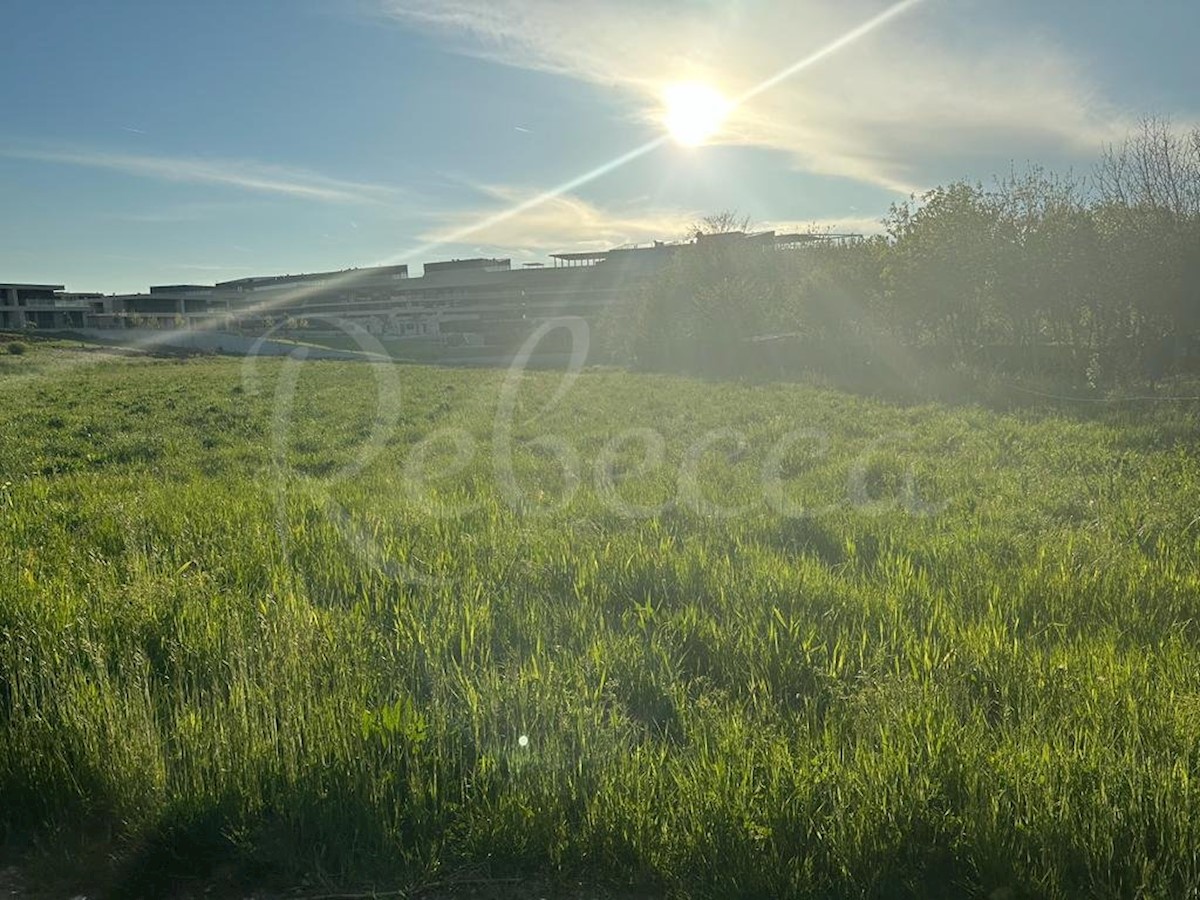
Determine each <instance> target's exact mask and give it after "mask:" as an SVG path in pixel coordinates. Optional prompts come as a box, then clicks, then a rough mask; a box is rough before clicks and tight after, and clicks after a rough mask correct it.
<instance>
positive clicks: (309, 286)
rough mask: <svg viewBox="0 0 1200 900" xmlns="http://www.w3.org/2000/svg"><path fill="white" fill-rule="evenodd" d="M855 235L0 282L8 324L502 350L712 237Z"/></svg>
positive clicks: (600, 309) (775, 246)
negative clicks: (119, 290)
mask: <svg viewBox="0 0 1200 900" xmlns="http://www.w3.org/2000/svg"><path fill="white" fill-rule="evenodd" d="M856 237H857V235H840V234H837V235H831V234H805V233H792V234H779V233H776V232H774V231H764V232H758V233H753V234H746V233H743V232H733V233H729V234H720V235H704V236H700V237H698V238H695V239H693V240H690V241H681V242H662V241H655V242H653V243H652V244H647V245H627V246H624V247H618V248H615V249H612V250H604V251H597V252H582V253H557V254H552V255H551V257H550V262H549V263H548V264H542V263H526V264H524V265H522V266H519V267H514V266H513V265H512V262H511V260H509V259H457V260H450V261H444V262H429V263H425V265H424V267H423V273H422V275H421V276H419V277H409V272H408V266H407V265H388V266H375V267H371V268H362V269H346V270H343V271H339V272H320V273H312V274H303V275H272V276H261V277H252V278H240V279H237V280H234V281H225V282H220V283H217V284H212V285H195V284H176V285H158V286H154V287H151V288H150V289H149V291H148V292H146V293H138V294H119V295H101V294H72V293H67V292H65V291H64V288H63V286H62V285H52V284H0V329H22V328H36V329H39V330H71V331H91V330H94V329H103V330H112V329H125V328H153V329H160V330H161V329H187V330H192V329H207V330H212V331H217V332H238V333H242V334H251V333H262V332H263V331H264V330H266V329H274V330H275V331H277V332H278V331H283V332H305V333H311V334H318V333H321V332H338V331H345V330H346V329H347V327H348V325H351V324H352V325H354V326H358V327H359V328H360V329H364V330H365V331H367V332H369V333H371V334H373V335H378V336H380V337H381V338H383V339H389V340H393V339H413V340H423V341H426V342H434V343H441V344H450V345H459V346H462V345H466V346H489V345H494V346H500V345H507V344H510V343H511V342H512V341H513V340H520V339H521V338H522V337H523V336H525V335H527V334H528V333H529V332H530V331H531V330H532V329H533V328H534V327H536V326H537V325H538V324H540V323H542V322H544V321H546V320H547V319H550V318H553V317H557V316H565V315H574V316H582V317H584V318H586V319H590V320H595V319H597V318H598V317H599V316H601V315H603V313H604V312H605V310H607V309H609V308H611V307H613V306H614V305H619V304H621V303H623V302H624V301H626V300H627V299H628V298H629V297H630V296H632V294H633V292H634V291H635V290H636V289H637V286H638V285H639V284H641V283H643V282H644V281H645V280H646V279H647V278H649V277H651V276H652V275H653V274H654V273H655V272H657V271H659V270H660V269H661V268H662V267H663V266H664V265H666V264H667V263H668V262H669V260H671V258H672V257H674V256H675V255H676V254H679V253H687V252H695V251H696V250H697V249H698V248H699V249H703V247H704V245H705V244H706V243H707V242H736V243H738V244H742V245H746V246H749V247H758V248H761V249H763V250H764V251H765V250H786V249H795V248H800V247H804V246H810V245H812V244H814V243H822V242H830V241H845V240H852V239H855V238H856Z"/></svg>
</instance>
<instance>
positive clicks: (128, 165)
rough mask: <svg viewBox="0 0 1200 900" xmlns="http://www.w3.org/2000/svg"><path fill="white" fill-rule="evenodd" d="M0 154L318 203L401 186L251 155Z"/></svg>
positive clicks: (363, 197)
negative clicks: (340, 176) (259, 159)
mask: <svg viewBox="0 0 1200 900" xmlns="http://www.w3.org/2000/svg"><path fill="white" fill-rule="evenodd" d="M0 156H7V157H10V158H14V159H27V160H35V161H38V162H46V163H55V164H61V165H70V166H83V167H86V168H92V169H109V170H111V171H115V172H123V173H125V174H127V175H134V176H137V177H140V178H153V179H156V180H159V181H178V182H190V183H194V184H213V185H222V186H227V187H233V188H238V189H240V190H244V191H251V192H255V193H262V194H276V195H283V196H288V197H295V198H299V199H303V200H313V201H318V202H322V203H350V204H379V203H386V202H388V201H389V200H394V199H395V198H396V197H397V196H398V194H399V192H398V191H397V189H395V188H393V187H389V186H385V185H378V184H369V183H365V182H359V181H345V180H342V179H338V178H330V177H328V176H326V175H321V174H318V173H316V172H312V171H309V170H307V169H301V168H293V167H289V166H279V165H273V164H269V163H260V162H254V161H249V160H227V159H205V158H201V157H174V156H150V155H144V154H132V153H114V152H106V151H102V150H93V149H61V148H44V147H32V148H30V147H2V148H0Z"/></svg>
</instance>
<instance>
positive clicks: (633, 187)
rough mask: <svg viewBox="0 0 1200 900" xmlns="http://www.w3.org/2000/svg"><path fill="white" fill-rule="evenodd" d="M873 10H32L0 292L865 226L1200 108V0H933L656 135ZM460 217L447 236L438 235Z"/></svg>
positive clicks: (518, 4) (303, 4)
mask: <svg viewBox="0 0 1200 900" xmlns="http://www.w3.org/2000/svg"><path fill="white" fill-rule="evenodd" d="M888 7H889V3H887V2H881V0H848V2H832V0H820V2H819V0H693V2H684V0H661V2H658V3H655V4H647V3H644V2H641V0H610V2H598V0H591V2H588V0H580V2H571V3H565V2H561V0H486V2H485V0H275V2H267V0H258V2H254V0H241V2H233V0H212V2H205V3H188V2H170V3H164V2H161V0H158V2H149V0H120V2H111V3H96V2H94V0H93V2H60V0H12V2H10V3H9V4H8V5H7V6H6V10H5V15H4V23H5V32H6V35H7V36H8V37H9V40H8V41H6V42H5V44H6V46H5V50H4V52H3V53H2V54H0V122H3V123H4V124H3V133H2V134H0V208H2V209H3V210H4V212H5V215H3V216H2V217H0V280H4V281H8V280H28V281H52V282H56V283H66V284H67V285H68V287H69V288H71V289H78V290H104V291H125V290H135V289H144V288H145V287H146V286H147V285H149V284H158V283H174V282H192V283H210V282H212V281H214V280H221V279H225V278H234V277H240V276H243V275H248V274H258V273H275V272H299V271H314V270H321V269H331V268H342V267H348V266H355V265H370V264H373V263H378V262H384V261H388V262H391V261H395V262H408V263H409V264H410V268H411V269H412V270H413V273H414V274H416V273H417V272H419V263H421V262H422V261H424V260H426V259H437V258H446V257H454V256H467V255H478V254H489V255H490V254H493V253H503V254H505V255H512V256H514V258H515V259H516V260H517V261H524V260H527V259H540V258H542V257H544V255H545V254H546V253H548V252H553V251H555V250H571V249H579V248H584V247H588V248H591V247H602V246H608V245H611V244H618V243H622V242H624V241H627V240H649V239H651V238H655V237H661V238H672V237H676V236H678V235H679V233H680V232H681V231H682V229H683V228H684V227H685V226H686V223H687V222H689V221H691V220H693V219H695V218H696V217H697V216H698V215H701V214H704V213H706V212H712V211H717V210H721V209H728V208H736V209H738V210H740V211H741V212H743V213H745V214H748V215H750V216H752V217H753V218H754V219H755V220H756V221H757V222H760V223H763V224H769V225H804V224H807V223H810V222H818V223H823V224H828V225H832V226H835V227H841V228H848V229H856V230H861V229H864V228H870V227H871V226H872V222H873V221H875V220H877V219H878V218H879V216H881V215H882V214H883V213H884V212H886V210H887V207H888V205H889V204H890V203H891V202H893V201H894V200H896V199H899V198H900V197H902V196H903V195H904V194H905V192H907V191H911V190H920V189H923V188H926V187H929V186H932V185H934V184H937V183H943V182H946V181H948V180H951V179H955V178H962V177H967V178H971V179H978V180H983V181H987V180H989V179H990V178H991V176H993V175H994V174H997V173H1000V172H1003V171H1005V170H1007V169H1008V168H1009V167H1010V166H1011V165H1013V164H1016V165H1017V166H1022V165H1024V163H1025V162H1026V161H1027V160H1035V161H1038V162H1043V163H1046V164H1048V165H1050V166H1052V167H1055V168H1067V167H1073V168H1074V169H1075V170H1076V171H1081V172H1082V171H1086V170H1087V168H1088V167H1089V166H1090V164H1091V161H1092V159H1093V158H1094V157H1095V155H1096V152H1097V151H1098V150H1099V148H1100V147H1101V146H1102V145H1103V144H1104V143H1105V142H1106V141H1112V140H1119V139H1120V138H1121V136H1122V135H1123V134H1125V133H1126V132H1127V130H1128V129H1129V128H1130V127H1132V125H1133V124H1134V123H1135V122H1136V120H1137V118H1138V117H1139V116H1140V115H1143V114H1146V113H1156V114H1165V115H1170V116H1172V117H1173V118H1174V120H1175V121H1176V122H1177V123H1179V124H1180V125H1181V126H1190V125H1192V124H1193V123H1195V122H1196V121H1197V120H1200V96H1198V93H1197V91H1196V90H1195V87H1194V86H1195V84H1196V83H1197V82H1198V81H1200V63H1197V62H1196V57H1195V50H1194V47H1195V41H1196V38H1197V36H1200V4H1197V3H1193V2H1184V0H1171V2H1167V0H1147V2H1140V3H1133V2H1116V0H1087V2H1083V0H1079V2H1074V0H1056V2H1054V3H1043V2H1034V0H1005V2H998V0H990V2H989V0H921V2H915V3H913V5H912V6H911V8H907V9H906V10H905V11H904V12H903V13H902V14H900V15H897V16H896V17H894V18H893V19H891V20H890V21H888V22H887V23H886V24H884V25H882V26H881V27H879V28H878V29H877V30H875V31H872V32H870V33H869V34H867V35H866V36H864V37H863V38H862V39H860V40H857V41H855V42H854V43H852V44H850V45H848V46H846V47H844V48H843V49H841V50H839V51H838V52H837V53H835V54H832V55H831V56H829V57H828V58H826V59H824V60H822V61H821V62H819V63H817V64H815V65H813V66H812V67H811V68H808V69H805V70H803V71H801V72H798V73H797V74H796V75H795V76H793V77H792V78H790V79H787V80H786V81H783V82H781V83H780V84H778V85H776V86H775V87H774V88H772V89H771V90H769V91H766V92H764V93H762V94H760V95H759V96H757V97H755V98H754V99H753V100H752V101H750V102H749V103H747V104H745V105H744V106H742V107H739V108H738V109H737V110H735V111H734V113H733V114H732V115H731V116H730V118H729V120H728V121H727V122H726V127H725V128H724V130H723V131H722V132H721V133H720V134H719V135H718V136H717V138H716V139H715V141H714V142H713V143H712V144H710V145H708V146H704V147H700V148H695V149H688V148H683V147H680V146H677V145H674V144H672V143H665V144H663V145H662V146H660V147H658V148H657V149H655V150H654V151H653V152H650V153H647V154H645V155H644V156H641V157H639V158H638V159H636V160H634V161H633V162H631V163H629V164H627V165H625V166H622V167H620V168H618V169H616V170H614V171H612V172H609V173H608V174H606V175H604V176H603V177H599V178H596V179H595V180H593V181H590V182H588V183H585V184H582V185H580V186H578V187H577V188H575V189H573V190H572V191H569V192H567V193H564V194H562V195H560V196H556V197H553V198H551V199H549V200H547V201H546V202H544V203H541V204H539V205H536V206H532V207H531V208H529V209H528V210H526V211H525V212H524V213H522V214H521V215H518V216H513V217H511V218H508V219H504V220H502V221H493V222H491V223H490V224H488V225H486V226H485V227H482V228H480V229H478V230H476V231H474V232H470V233H464V231H465V230H466V229H468V228H470V227H471V226H472V225H475V224H478V223H480V222H484V221H486V220H487V219H488V218H489V217H491V216H493V215H494V214H495V213H497V212H499V211H502V210H504V209H508V208H511V207H512V206H514V205H516V204H520V203H522V202H524V201H528V200H529V199H530V198H533V197H535V196H537V195H538V194H540V193H541V192H543V191H545V190H547V189H548V188H552V187H553V186H555V185H557V184H561V183H562V182H565V181H568V180H571V179H573V178H575V177H576V176H578V175H580V174H581V173H584V172H587V171H589V170H591V169H593V168H595V167H597V166H599V165H601V164H603V163H605V162H607V161H609V160H611V159H613V158H615V157H617V156H619V155H621V154H622V153H624V152H626V151H628V150H630V149H631V148H634V147H637V146H639V145H641V144H643V143H645V142H646V141H648V140H651V139H653V138H654V137H656V136H657V135H659V134H660V133H661V131H662V127H661V124H660V120H661V114H662V111H661V99H660V98H661V95H662V90H663V88H664V87H665V86H667V85H669V84H671V83H673V82H678V81H685V80H697V81H703V82H706V83H710V84H712V85H714V86H715V87H717V88H718V89H720V90H721V91H723V92H724V93H725V94H726V95H727V96H737V95H739V94H741V93H742V92H744V91H746V90H747V89H749V88H752V87H753V86H754V85H756V84H758V83H760V82H761V81H762V80H763V79H765V78H768V77H770V76H771V75H772V74H774V73H775V72H777V71H779V70H780V69H782V68H785V67H787V66H788V65H790V64H791V63H793V62H795V61H796V60H798V59H801V58H803V57H805V56H806V55H808V54H810V53H812V52H813V51H815V50H817V49H819V48H820V47H822V46H825V45H827V44H828V43H829V42H830V41H833V40H835V39H837V38H838V37H839V36H841V35H843V34H845V33H846V32H847V31H849V30H851V29H853V28H855V27H856V26H857V25H859V24H861V23H862V22H863V21H865V20H868V19H870V18H871V17H873V16H876V15H878V14H879V13H880V12H882V11H884V10H886V9H887V8H888ZM447 235H452V236H453V239H452V240H450V241H448V242H446V241H442V240H441V239H442V238H444V237H446V236H447Z"/></svg>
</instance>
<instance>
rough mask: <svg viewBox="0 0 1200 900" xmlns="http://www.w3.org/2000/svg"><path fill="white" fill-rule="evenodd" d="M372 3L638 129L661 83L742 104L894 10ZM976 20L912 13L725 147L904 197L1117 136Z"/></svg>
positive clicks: (1067, 63)
mask: <svg viewBox="0 0 1200 900" xmlns="http://www.w3.org/2000/svg"><path fill="white" fill-rule="evenodd" d="M380 2H382V3H383V4H384V5H385V9H386V10H387V11H388V13H389V14H390V15H392V16H394V17H396V18H397V19H399V20H400V21H402V22H404V23H407V24H409V25H411V26H413V27H417V28H420V29H424V30H427V31H430V32H433V33H436V34H439V35H441V36H443V37H444V38H445V39H447V40H448V41H449V42H450V43H451V44H452V45H453V46H455V47H456V48H458V49H459V50H461V51H463V52H465V53H469V54H473V55H477V56H481V57H484V58H488V59H492V60H495V61H498V62H502V63H505V64H508V65H513V66H518V67H523V68H529V69H536V70H541V71H547V72H554V73H558V74H561V75H565V76H569V77H572V78H576V79H580V80H584V81H588V82H593V83H596V84H603V85H608V86H613V87H615V88H617V89H619V90H621V91H623V92H624V93H625V94H626V95H627V96H628V97H629V100H630V102H631V105H632V106H634V108H635V109H637V110H638V111H639V113H638V114H639V115H641V116H643V117H645V118H647V119H655V118H657V116H658V115H659V113H660V110H659V109H658V105H659V102H660V101H659V97H660V93H661V90H662V88H663V86H664V85H665V84H667V83H670V82H672V81H677V80H682V79H705V80H709V81H712V82H713V83H715V84H717V85H718V86H720V87H721V88H723V89H724V90H725V91H726V93H727V94H728V95H730V96H738V95H741V94H743V93H745V92H746V91H748V90H751V89H752V88H753V87H754V86H755V85H757V84H761V83H762V82H764V81H765V80H768V79H770V78H771V77H772V76H773V75H774V74H775V73H777V72H780V71H783V70H786V69H787V68H788V67H789V66H792V65H794V64H795V62H796V61H797V60H799V59H802V58H804V57H806V56H807V55H809V54H811V53H813V52H814V51H816V50H819V49H820V48H821V47H823V46H827V45H829V44H830V43H831V42H834V41H836V40H838V38H839V37H841V36H843V35H845V34H846V33H847V32H850V31H851V30H852V29H854V28H855V27H856V26H857V25H859V24H860V23H861V22H863V21H864V20H867V19H869V18H871V17H872V16H875V15H877V14H879V13H880V12H881V10H884V9H885V8H887V7H888V5H889V4H888V3H886V2H883V0H847V2H838V3H834V2H819V0H761V2H756V3H753V4H750V3H744V2H729V3H720V4H709V3H704V4H696V3H685V2H682V0H664V2H662V3H658V4H653V5H651V4H645V3H642V2H641V0H605V2H601V0H582V2H579V3H571V4H565V3H561V2H558V0H380ZM983 11H984V7H983V5H982V4H980V3H978V2H971V0H968V2H960V3H956V4H948V3H944V2H939V0H927V2H924V3H920V4H917V5H916V6H915V7H914V8H913V9H912V10H911V11H910V12H908V13H907V14H906V16H905V17H903V18H897V19H896V20H895V21H893V22H890V23H889V24H888V25H887V27H885V28H881V29H879V30H877V31H875V32H872V33H871V34H869V35H866V36H864V37H863V38H862V39H861V40H859V41H857V42H855V43H853V44H851V45H848V46H845V47H844V48H842V49H840V50H839V51H838V52H837V53H835V54H832V55H830V56H829V57H828V58H826V59H823V60H822V61H821V62H820V63H819V64H818V65H815V66H813V67H811V68H809V69H806V70H805V71H804V72H803V73H801V74H800V75H799V76H798V77H795V78H791V79H787V80H784V81H782V82H780V83H779V84H777V85H775V86H773V87H772V88H771V90H769V91H765V92H763V93H762V94H761V95H759V96H757V97H755V98H754V99H753V100H752V101H751V102H749V103H747V104H746V105H745V106H744V107H742V108H741V109H739V110H738V111H737V112H736V114H735V115H734V116H733V117H732V119H731V120H730V122H729V124H728V130H727V133H726V134H725V136H724V140H726V141H727V142H730V143H735V144H747V145H754V146H761V147H769V148H774V149H779V150H784V151H786V152H787V153H789V154H790V156H791V158H792V159H793V161H794V163H795V165H796V166H798V167H799V168H802V169H804V170H806V171H811V172H816V173H822V174H828V175H836V176H845V177H850V178H854V179H856V180H859V181H863V182H868V183H872V184H876V185H882V186H884V187H887V188H889V189H893V190H896V191H900V192H905V193H907V192H908V191H910V190H912V189H914V188H919V187H922V186H925V185H927V184H928V183H929V181H930V180H931V179H940V178H943V177H945V173H946V172H947V171H948V168H952V169H953V171H952V172H951V177H955V176H958V175H961V174H965V172H964V170H963V167H964V166H968V167H969V166H971V164H972V161H979V160H984V159H986V160H989V162H988V163H987V164H988V165H990V164H991V162H990V161H992V160H994V159H995V158H996V157H997V156H1005V157H1016V158H1018V159H1021V158H1025V157H1035V158H1036V157H1038V156H1040V155H1043V154H1048V155H1051V156H1073V157H1081V156H1090V155H1092V154H1094V153H1095V152H1096V150H1097V149H1098V148H1099V146H1100V145H1101V144H1102V143H1104V142H1105V141H1107V140H1111V139H1113V138H1115V137H1117V136H1119V135H1120V134H1123V133H1124V132H1125V130H1126V128H1127V126H1128V121H1127V119H1125V118H1124V117H1123V116H1122V115H1121V113H1120V111H1118V110H1116V109H1115V108H1114V107H1113V106H1112V105H1111V104H1109V103H1107V102H1106V101H1105V100H1104V99H1103V98H1101V97H1099V96H1098V95H1097V92H1096V91H1095V89H1094V87H1093V86H1092V85H1091V84H1090V83H1089V80H1088V78H1087V75H1086V73H1085V72H1084V71H1083V69H1082V68H1081V66H1080V65H1078V64H1077V63H1076V62H1075V61H1074V60H1073V59H1072V57H1071V56H1070V54H1069V53H1068V52H1067V51H1066V50H1065V49H1064V48H1062V47H1060V46H1058V45H1056V44H1055V43H1054V42H1052V41H1051V40H1049V39H1048V38H1046V37H1045V36H1043V35H1039V34H1036V33H1033V32H1031V31H1028V30H1022V29H1021V28H1019V27H1017V26H1016V25H1011V24H1009V25H1005V24H1003V23H1002V22H999V20H998V19H997V20H996V21H993V20H989V23H988V27H987V28H986V29H982V28H978V27H976V25H977V22H976V21H975V20H976V19H977V18H978V17H979V16H980V15H981V14H982V12H983ZM993 18H995V13H994V11H993ZM967 171H969V169H968V170H967ZM977 174H979V175H981V176H985V177H986V176H987V175H990V174H992V173H991V172H990V171H981V172H978V173H977Z"/></svg>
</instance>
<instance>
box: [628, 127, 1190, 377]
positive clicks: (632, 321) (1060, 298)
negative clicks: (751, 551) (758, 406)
mask: <svg viewBox="0 0 1200 900" xmlns="http://www.w3.org/2000/svg"><path fill="white" fill-rule="evenodd" d="M746 224H747V223H745V222H744V221H739V220H738V219H737V217H736V216H733V215H730V214H723V215H721V216H717V217H713V218H712V219H710V220H707V221H706V222H703V223H700V224H699V225H698V226H696V228H695V232H696V233H698V234H709V233H719V232H721V231H730V230H739V228H738V226H742V227H744V226H745V225H746ZM883 226H884V233H883V234H880V235H877V236H872V237H870V238H866V239H862V240H857V241H854V242H851V243H848V244H837V245H835V244H832V243H830V244H820V243H818V244H815V245H814V246H812V247H810V248H807V249H804V250H801V251H796V252H770V251H763V250H761V249H754V248H752V247H751V246H750V245H749V244H748V243H747V242H740V241H720V240H715V241H714V240H705V241H701V242H699V243H698V244H697V246H696V248H695V249H694V250H693V251H689V252H687V253H679V254H676V255H675V257H674V259H673V260H672V262H671V263H670V264H669V265H668V266H667V267H666V268H665V269H664V270H663V271H662V272H660V273H659V274H658V276H657V277H655V278H654V279H652V280H651V281H650V282H649V283H647V284H646V285H645V286H644V287H643V289H642V290H641V291H640V292H639V294H638V296H637V297H636V300H635V302H634V303H633V304H631V305H630V307H628V308H627V309H625V310H624V311H623V312H622V313H621V314H620V315H619V316H616V317H614V318H612V319H610V320H609V321H608V322H607V323H606V325H607V340H608V342H609V346H610V349H611V350H612V352H613V353H614V354H615V356H616V358H617V359H618V360H620V361H622V362H624V363H626V364H629V365H632V366H635V367H639V368H644V369H654V370H668V371H681V372H692V373H697V374H712V375H739V374H750V373H753V372H756V371H761V370H763V369H764V367H767V368H772V369H773V370H779V371H782V372H787V371H791V370H800V369H806V368H810V369H811V368H815V369H830V368H832V369H843V370H846V369H853V368H855V367H858V368H860V369H862V368H866V367H870V366H872V365H875V366H876V367H877V369H878V370H879V371H886V372H889V373H891V375H895V374H897V370H898V374H901V375H903V374H904V370H905V369H912V368H916V369H927V368H929V367H930V366H940V367H943V368H946V369H951V370H953V369H955V368H959V369H966V368H978V369H982V370H990V371H997V372H1001V373H1008V374H1013V375H1040V376H1048V377H1052V378H1055V379H1059V380H1063V381H1071V382H1074V383H1079V382H1082V381H1084V380H1086V381H1087V382H1088V383H1090V384H1092V385H1093V386H1099V385H1101V384H1112V383H1116V382H1121V381H1147V380H1148V381H1150V382H1152V383H1153V382H1156V381H1158V380H1160V379H1162V378H1164V377H1166V376H1168V375H1171V374H1173V373H1176V372H1180V371H1194V370H1196V369H1200V128H1195V129H1192V130H1191V131H1180V130H1178V129H1176V128H1174V127H1173V126H1172V125H1171V123H1170V122H1169V121H1166V120H1162V119H1147V120H1145V121H1143V123H1142V124H1141V126H1140V129H1139V130H1138V131H1137V132H1135V133H1134V134H1132V135H1130V136H1129V137H1128V138H1127V139H1126V140H1125V141H1124V142H1123V143H1121V144H1120V145H1115V146H1112V147H1109V148H1107V149H1106V150H1105V151H1104V152H1103V154H1102V155H1101V157H1100V158H1099V160H1098V162H1097V163H1096V165H1095V168H1094V171H1093V172H1091V173H1090V174H1089V175H1088V176H1086V177H1080V176H1076V175H1074V174H1067V175H1061V174H1055V173H1052V172H1048V171H1046V170H1044V169H1042V168H1040V167H1036V166H1031V167H1029V168H1028V169H1026V170H1025V171H1023V172H1016V171H1014V172H1013V173H1011V174H1010V175H1008V176H1007V177H1004V178H1000V179H997V180H996V181H995V183H994V184H992V185H991V186H987V187H985V186H984V185H982V184H978V183H968V182H956V183H953V184H949V185H946V186H941V187H937V188H934V189H933V190H930V191H928V192H926V193H924V194H923V195H920V196H914V197H910V198H909V199H907V200H906V201H904V202H901V203H897V204H894V205H893V206H892V207H891V209H890V210H889V212H888V214H887V216H886V217H885V218H884V219H883ZM889 377H891V376H889Z"/></svg>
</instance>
